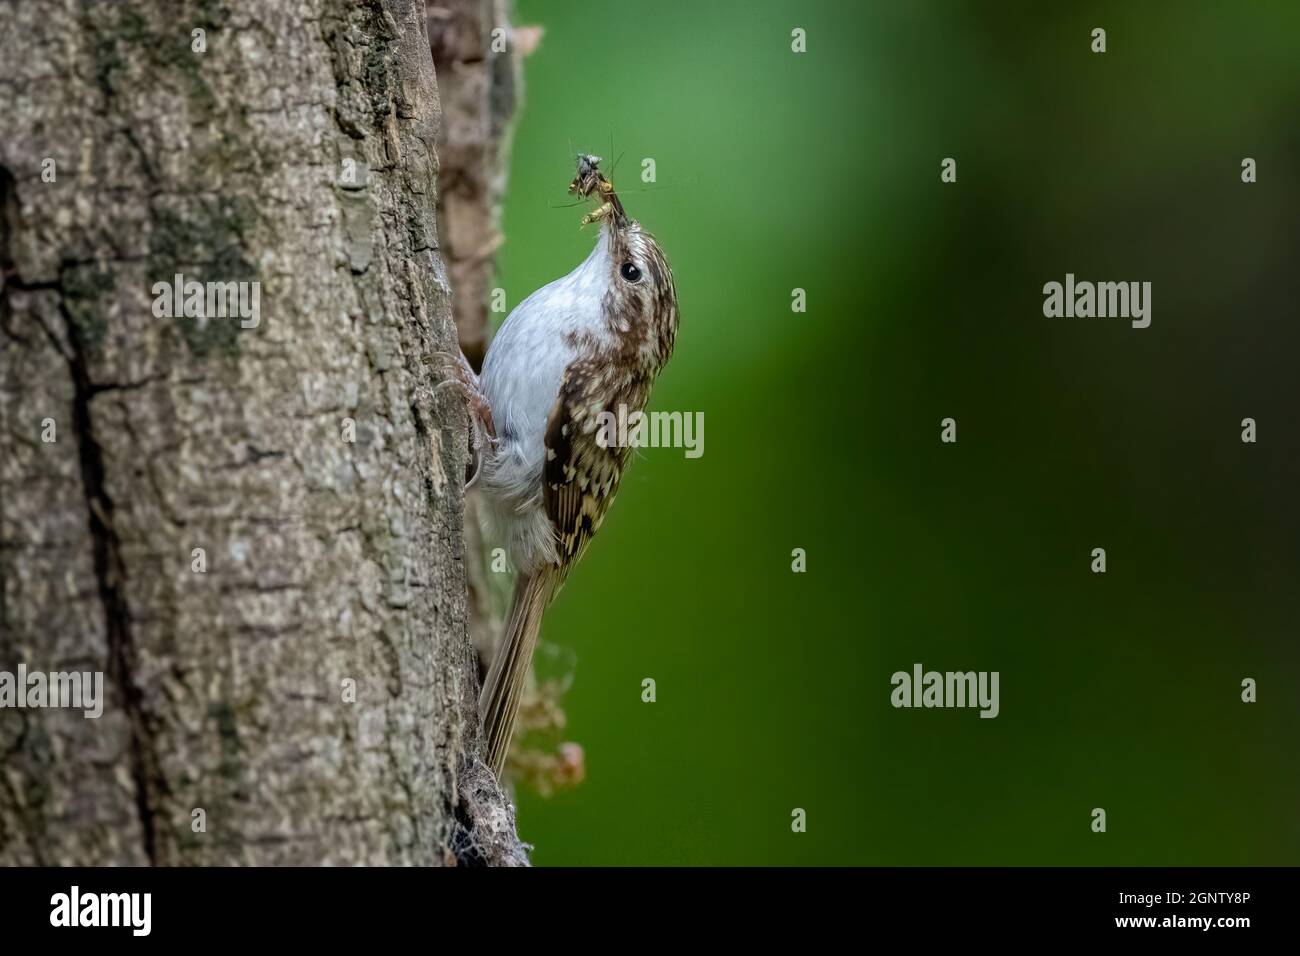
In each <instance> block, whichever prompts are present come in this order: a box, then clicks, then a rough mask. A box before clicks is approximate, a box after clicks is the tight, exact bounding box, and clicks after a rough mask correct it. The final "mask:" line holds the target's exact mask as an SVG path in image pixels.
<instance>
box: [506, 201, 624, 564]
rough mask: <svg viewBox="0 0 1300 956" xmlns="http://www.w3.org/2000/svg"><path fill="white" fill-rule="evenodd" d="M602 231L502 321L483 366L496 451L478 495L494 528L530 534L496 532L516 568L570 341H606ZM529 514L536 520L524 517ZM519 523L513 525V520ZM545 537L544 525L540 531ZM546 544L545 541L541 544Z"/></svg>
mask: <svg viewBox="0 0 1300 956" xmlns="http://www.w3.org/2000/svg"><path fill="white" fill-rule="evenodd" d="M608 228H609V227H608V226H605V227H603V228H602V229H601V234H600V240H599V241H598V242H597V244H596V246H595V248H594V249H592V251H591V254H590V255H589V256H587V258H586V260H585V261H584V262H583V263H582V265H580V266H578V268H576V269H574V270H573V271H572V272H570V273H569V274H568V275H567V276H565V277H564V278H562V279H556V280H555V281H554V282H552V283H550V284H549V285H545V286H543V287H542V288H540V289H538V290H537V291H536V292H534V293H533V294H532V295H530V296H529V297H528V298H526V299H525V300H524V301H523V302H521V303H519V305H518V307H516V308H515V310H514V311H513V312H511V313H510V315H509V316H508V317H507V318H506V320H505V322H504V323H503V324H502V326H501V328H500V330H498V332H497V334H496V336H495V337H494V338H493V339H492V343H491V345H490V346H489V347H488V352H487V356H486V358H485V359H484V360H483V375H482V378H481V385H482V388H483V392H484V394H485V395H486V396H487V398H488V401H489V402H490V403H491V405H492V417H493V421H494V423H495V425H496V431H497V438H498V440H499V442H500V444H499V445H498V447H497V450H496V452H495V454H493V455H492V456H491V458H490V459H489V460H488V461H485V462H484V468H483V478H482V481H483V487H484V490H485V491H486V492H487V493H488V495H489V496H491V497H492V498H493V499H494V504H495V505H496V508H494V510H495V511H497V512H498V522H497V523H498V524H503V523H504V524H507V525H509V524H512V523H518V522H525V523H527V524H529V525H531V527H515V528H511V527H504V528H501V529H500V530H502V531H503V532H505V533H506V534H507V536H508V537H509V538H511V539H512V541H511V551H512V552H514V555H513V556H514V558H515V560H516V562H517V563H520V564H523V565H527V564H531V563H533V561H535V560H537V559H538V558H539V557H540V556H538V555H536V554H535V553H533V552H535V551H536V550H537V547H538V544H537V541H536V539H537V538H538V537H539V536H540V535H542V534H543V529H542V528H541V527H540V526H537V523H536V521H537V518H538V517H543V518H544V515H541V512H540V488H541V474H542V466H543V463H544V460H545V454H546V449H545V444H544V440H545V436H546V420H547V418H548V416H549V415H550V413H551V409H552V408H553V407H554V406H555V400H556V398H557V397H558V396H559V392H560V380H561V379H562V377H563V376H564V370H565V369H566V368H567V367H568V366H569V364H570V363H571V362H573V360H574V359H575V358H576V357H577V355H576V352H575V349H574V345H573V344H572V343H571V342H570V341H569V339H570V338H571V335H570V334H571V333H576V334H585V335H587V336H595V337H596V339H597V341H599V342H601V343H602V344H603V343H604V342H605V341H607V340H608V338H609V333H608V331H607V330H606V328H605V321H604V317H603V315H602V313H601V304H602V302H603V300H604V297H605V292H606V289H607V288H608V285H609V275H610V265H609V235H608V232H607V230H608ZM532 510H535V511H536V512H537V514H536V515H530V514H528V513H527V512H529V511H532ZM515 515H517V517H515ZM545 534H546V535H548V536H549V525H546V526H545ZM547 540H548V541H549V537H548V538H547Z"/></svg>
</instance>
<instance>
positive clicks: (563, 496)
mask: <svg viewBox="0 0 1300 956" xmlns="http://www.w3.org/2000/svg"><path fill="white" fill-rule="evenodd" d="M600 162H601V159H600V157H598V156H593V155H591V154H586V153H583V154H579V155H578V156H577V174H576V175H575V177H574V178H573V181H572V182H571V183H570V184H569V192H570V193H571V194H575V195H577V196H579V197H582V199H586V198H592V199H594V200H595V201H596V202H597V203H598V206H597V208H596V209H595V210H594V211H592V212H590V213H588V214H587V215H585V216H583V218H582V225H588V224H592V223H596V224H599V227H600V233H599V237H598V239H597V241H596V244H595V246H594V248H593V249H592V250H591V253H590V254H589V255H588V256H587V258H586V259H585V260H584V261H583V262H582V263H581V264H580V265H579V266H578V267H577V268H576V269H574V270H573V271H572V272H570V273H569V274H568V275H566V276H563V277H562V278H559V279H556V280H555V281H553V282H551V283H549V284H547V285H545V286H542V288H540V289H538V290H537V291H535V292H533V293H532V294H531V295H529V296H528V297H527V298H526V299H524V300H523V301H522V302H520V303H519V305H518V306H517V307H516V308H515V309H514V310H513V311H512V312H511V313H510V314H509V315H508V316H507V317H506V320H505V322H504V323H502V325H501V327H500V329H499V330H498V331H497V333H496V335H495V336H494V337H493V339H492V341H491V343H490V344H489V346H488V349H487V354H486V356H485V357H484V360H483V370H482V374H481V375H477V376H476V375H475V373H474V371H473V369H472V368H471V367H470V366H469V363H468V362H467V361H465V360H464V358H463V356H462V357H461V359H460V361H459V363H458V366H457V369H456V372H457V381H458V383H459V384H460V386H461V387H462V388H463V390H464V392H465V393H466V397H467V400H468V404H469V408H470V411H471V413H472V415H473V416H474V418H475V420H476V422H477V424H478V425H479V426H481V428H482V430H483V432H485V435H484V436H483V437H484V439H485V440H484V441H483V442H482V443H481V448H482V451H481V455H482V457H481V460H480V462H479V467H478V472H477V474H476V475H475V482H476V483H477V484H478V488H479V493H480V494H481V495H482V496H483V498H484V499H485V501H486V504H487V508H486V509H485V510H486V512H487V515H488V521H489V527H490V528H491V529H493V530H494V531H495V534H496V537H497V538H498V539H499V540H500V541H502V542H503V543H504V545H505V549H506V553H507V555H508V556H509V559H510V563H511V564H512V565H513V566H514V567H515V569H516V570H517V579H516V583H515V590H514V597H513V599H512V602H511V606H510V611H509V613H508V615H507V617H506V621H505V627H504V633H503V635H502V638H501V640H500V641H499V642H498V644H497V649H496V652H495V654H494V656H493V660H492V664H491V666H490V667H489V668H488V672H487V676H486V678H485V680H484V682H483V688H482V692H481V694H480V697H479V712H480V715H481V719H482V726H483V736H484V740H485V748H484V759H485V761H486V763H487V764H488V766H489V767H491V769H492V771H493V772H494V773H496V774H497V776H498V777H499V776H500V775H501V773H502V771H503V770H504V767H505V762H506V756H507V754H508V753H509V750H510V741H511V737H512V735H513V732H514V724H515V718H516V716H517V714H518V711H519V705H520V700H521V695H522V691H523V688H524V684H525V682H526V680H527V676H528V671H529V668H530V666H531V662H532V657H533V652H534V650H535V649H536V646H537V639H538V634H539V633H540V630H541V624H542V617H543V615H544V613H545V611H546V609H547V607H548V606H549V605H550V603H551V602H552V600H554V598H555V596H556V594H558V593H559V590H560V588H561V587H562V586H563V584H564V582H565V580H566V578H567V577H568V575H569V573H570V572H571V571H572V570H573V568H574V566H575V565H576V564H577V563H578V561H579V560H580V559H581V558H582V556H583V553H584V552H585V551H586V548H587V545H588V544H589V543H590V542H591V539H592V537H593V536H594V535H595V534H596V532H597V531H598V530H599V529H600V525H601V522H602V521H603V520H604V517H605V515H606V513H607V512H608V511H609V508H610V506H611V505H612V504H613V503H614V497H615V495H616V493H617V492H618V487H619V482H620V480H621V479H622V477H623V472H624V469H625V468H626V467H627V465H628V460H629V455H630V452H631V448H630V447H628V445H627V444H622V445H620V444H618V443H617V441H611V440H610V438H609V432H608V429H606V428H602V427H601V423H602V421H606V422H607V421H609V420H610V419H609V418H608V417H607V416H618V415H620V413H621V414H622V416H623V417H622V418H621V419H620V420H626V416H627V415H629V414H631V413H632V412H640V411H642V410H643V409H644V408H645V405H646V402H647V401H648V399H649V396H650V390H651V387H652V386H653V384H654V382H655V379H656V378H657V377H658V375H659V373H660V372H661V371H662V370H663V368H664V366H665V365H666V364H667V362H668V360H669V358H670V357H671V356H672V352H673V347H674V345H675V343H676V338H677V325H678V307H677V290H676V285H675V283H674V280H673V273H672V269H671V268H670V267H669V265H668V260H667V257H666V256H665V255H664V251H663V248H662V247H661V246H660V244H659V243H658V241H657V240H656V239H655V238H654V236H652V235H651V234H650V233H649V232H647V231H646V230H645V229H643V228H642V227H641V225H640V223H638V222H637V221H635V220H634V219H631V218H630V217H629V216H628V215H627V212H626V211H625V210H624V208H623V204H622V201H621V200H620V198H619V196H618V194H617V192H616V191H615V189H614V186H613V184H612V183H611V182H610V180H609V179H608V178H607V177H606V176H605V175H604V174H603V173H602V172H601V170H600ZM580 201H581V200H580Z"/></svg>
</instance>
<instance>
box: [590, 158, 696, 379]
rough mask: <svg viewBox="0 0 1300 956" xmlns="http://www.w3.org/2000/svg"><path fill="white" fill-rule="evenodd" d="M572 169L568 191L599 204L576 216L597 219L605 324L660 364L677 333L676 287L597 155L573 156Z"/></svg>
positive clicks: (657, 248) (662, 258) (657, 247)
mask: <svg viewBox="0 0 1300 956" xmlns="http://www.w3.org/2000/svg"><path fill="white" fill-rule="evenodd" d="M577 163H578V171H577V175H576V176H574V178H573V182H571V183H570V184H569V192H570V193H574V194H576V195H579V196H584V197H591V198H594V199H595V201H596V202H597V203H599V205H598V206H597V207H596V209H595V211H594V212H590V213H588V214H587V215H585V216H583V217H582V224H583V225H587V224H588V223H593V222H599V223H602V224H603V225H602V230H603V233H604V235H603V236H602V237H601V247H602V248H601V249H600V250H599V251H598V255H599V256H600V259H601V264H602V269H603V270H605V271H606V274H607V276H608V284H607V285H606V292H605V297H604V301H603V303H602V308H603V311H604V313H605V316H606V319H607V321H608V322H609V327H610V329H611V330H612V331H613V332H615V333H616V334H617V335H619V336H620V337H621V338H623V339H625V340H626V341H627V343H628V345H629V346H630V345H633V344H634V343H635V344H636V345H637V348H638V351H639V352H641V353H642V355H643V356H644V357H645V358H646V359H647V360H648V361H650V362H651V363H652V364H653V365H655V366H656V369H657V368H658V367H662V365H663V364H664V363H665V362H667V361H668V356H669V355H670V354H671V353H672V349H673V343H674V341H675V339H676V336H677V289H676V286H675V285H674V283H673V273H672V269H670V268H669V266H668V259H667V257H666V256H665V255H664V251H663V249H662V247H660V245H659V243H658V241H656V240H655V237H654V236H652V235H651V234H650V233H649V232H647V231H645V230H644V229H642V228H641V224H640V223H639V222H637V221H636V220H635V219H632V218H630V217H629V216H628V215H627V212H626V211H625V210H624V208H623V203H622V202H621V201H620V199H619V198H618V193H616V192H615V191H614V184H613V183H612V182H610V181H609V180H608V179H607V178H606V177H605V175H604V174H603V173H602V172H601V171H600V157H599V156H591V155H588V154H585V153H582V154H579V155H578V157H577Z"/></svg>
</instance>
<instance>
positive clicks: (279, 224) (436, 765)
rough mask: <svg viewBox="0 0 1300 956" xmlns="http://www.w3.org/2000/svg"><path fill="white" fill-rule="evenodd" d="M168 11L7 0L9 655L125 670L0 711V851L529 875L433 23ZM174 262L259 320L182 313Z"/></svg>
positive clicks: (399, 11) (293, 12)
mask: <svg viewBox="0 0 1300 956" xmlns="http://www.w3.org/2000/svg"><path fill="white" fill-rule="evenodd" d="M177 6H178V5H177V4H175V3H172V2H168V0H130V2H115V3H111V4H110V3H104V4H83V3H79V2H75V0H62V2H51V3H44V4H30V3H4V2H2V0H0V100H2V101H3V102H4V104H5V107H4V109H3V110H0V194H2V195H0V209H2V212H3V217H2V221H3V231H2V233H0V268H3V269H4V272H5V278H4V287H3V292H2V293H0V403H2V404H0V441H2V443H3V445H2V447H0V671H8V672H11V673H13V672H16V670H17V668H18V665H19V664H24V665H25V666H26V669H27V670H28V671H42V672H52V671H87V672H94V671H102V672H103V674H104V677H105V702H104V709H103V715H102V717H100V718H98V719H91V718H86V717H84V716H83V715H82V711H81V710H80V709H66V708H64V709H56V708H47V709H36V708H31V707H28V708H19V707H13V706H10V707H5V708H3V709H0V758H2V760H3V765H2V773H0V863H6V864H13V863H36V864H70V863H79V864H143V863H158V864H218V863H219V864H229V863H246V864H314V863H339V864H352V863H371V864H386V863H402V864H430V863H449V862H455V861H456V860H457V859H459V860H460V861H462V862H494V863H505V862H525V857H524V855H523V851H522V848H521V847H520V845H519V844H518V841H517V840H516V838H515V836H514V824H513V819H512V817H511V812H510V809H509V807H508V806H507V805H506V804H505V803H504V800H503V798H502V795H501V793H500V791H499V790H498V789H497V787H496V784H495V782H494V781H493V780H492V778H491V775H490V774H487V773H486V772H485V770H484V768H483V767H482V764H481V763H478V762H477V761H476V759H475V758H474V754H475V753H476V751H477V749H478V747H479V743H480V742H479V739H478V728H477V717H476V705H475V699H476V695H477V691H478V685H477V677H476V673H475V660H474V653H473V650H472V648H471V645H470V642H469V639H468V634H467V609H466V591H465V574H464V539H463V532H462V524H463V514H464V512H463V504H464V502H463V489H462V485H463V477H462V476H463V474H464V470H465V466H466V431H465V428H466V419H465V411H464V406H463V403H462V402H461V400H460V399H459V398H458V397H457V396H456V394H455V393H454V392H453V391H449V390H442V391H439V392H435V391H434V386H435V385H436V384H437V383H438V381H440V380H441V379H442V378H443V377H444V376H445V374H446V369H445V366H446V360H445V358H444V355H445V354H454V351H455V348H456V329H455V324H454V322H453V320H452V315H451V293H450V289H449V286H448V281H447V276H446V270H445V268H444V263H443V259H442V255H441V253H440V250H439V246H438V241H437V233H436V228H435V219H436V215H435V203H436V182H437V174H438V161H437V157H436V155H435V148H434V143H435V136H436V132H437V128H438V124H439V119H440V113H439V103H438V94H437V89H436V85H435V81H434V71H433V64H432V60H431V57H430V52H429V43H428V37H427V34H426V31H425V25H424V21H425V11H424V6H423V4H422V3H420V2H418V0H415V2H413V0H383V2H369V3H360V2H356V3H354V2H349V0H306V2H303V3H297V4H283V3H279V2H276V0H227V2H225V3H217V4H212V3H200V2H197V0H195V2H193V3H189V4H184V5H180V9H179V10H178V9H177ZM195 31H203V32H202V33H201V34H199V33H196V32H195ZM51 177H52V181H51ZM177 275H183V276H184V280H185V282H191V281H194V282H199V283H248V285H247V286H245V287H244V288H245V289H247V290H250V291H249V299H251V302H252V303H259V301H260V307H259V309H257V310H252V311H253V312H256V315H246V316H245V317H244V320H243V321H241V318H239V317H234V318H230V317H216V316H213V315H212V313H211V306H212V301H211V296H210V294H209V299H208V303H207V305H208V309H209V311H208V313H207V315H206V317H203V318H199V317H194V316H190V317H186V316H184V315H182V316H177V317H168V316H167V315H166V313H167V311H168V309H167V306H168V305H169V304H170V303H171V302H172V301H173V297H172V295H171V293H170V292H169V291H166V290H164V291H163V292H161V293H160V292H159V288H160V286H159V284H160V283H175V278H174V277H176V276H177ZM181 285H182V287H183V288H184V283H181ZM231 288H234V287H233V286H232V287H231ZM186 291H188V290H186ZM210 291H211V290H210V289H209V293H210ZM257 295H260V300H259V299H258V298H256V296H257ZM247 302H248V300H245V303H246V304H247ZM160 312H161V313H162V314H160ZM440 353H441V354H440ZM51 438H52V439H53V440H50V439H51Z"/></svg>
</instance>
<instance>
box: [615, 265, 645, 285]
mask: <svg viewBox="0 0 1300 956" xmlns="http://www.w3.org/2000/svg"><path fill="white" fill-rule="evenodd" d="M618 272H619V275H621V276H622V277H623V278H624V279H626V280H627V281H628V282H636V281H637V280H638V279H640V278H641V270H640V269H638V268H637V267H636V265H635V264H634V263H631V262H625V263H623V265H622V267H621V268H620V269H619V270H618Z"/></svg>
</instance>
